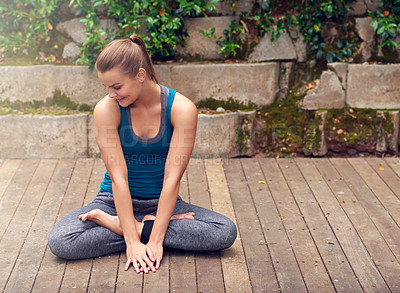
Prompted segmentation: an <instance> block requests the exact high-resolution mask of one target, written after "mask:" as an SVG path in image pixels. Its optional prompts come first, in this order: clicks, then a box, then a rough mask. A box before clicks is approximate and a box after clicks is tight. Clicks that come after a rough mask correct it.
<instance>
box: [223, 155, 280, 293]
mask: <svg viewBox="0 0 400 293" xmlns="http://www.w3.org/2000/svg"><path fill="white" fill-rule="evenodd" d="M242 164H243V166H246V167H245V170H246V175H245V174H244V172H243V170H242ZM224 168H225V175H226V180H227V183H228V187H229V192H230V195H231V198H232V203H233V207H234V210H235V214H236V220H237V223H238V230H239V231H240V235H241V236H242V243H243V248H244V251H245V257H246V262H247V267H248V268H249V276H250V282H251V287H252V289H253V292H262V291H265V292H279V285H278V281H277V278H276V275H275V271H274V266H273V264H272V261H271V257H270V253H269V250H268V246H267V242H268V241H266V239H265V237H264V235H263V230H262V227H261V222H260V219H259V217H258V214H257V211H256V208H255V206H254V202H253V198H252V194H251V193H250V190H249V187H248V185H250V184H253V183H254V180H255V179H256V176H257V174H258V173H257V172H258V171H260V167H259V165H258V161H257V160H255V159H251V160H250V159H245V160H242V163H241V161H240V160H224ZM260 180H265V179H264V178H263V179H260ZM246 181H247V182H246ZM246 183H247V184H246ZM253 187H255V185H254V184H253ZM251 191H252V192H253V190H251Z"/></svg>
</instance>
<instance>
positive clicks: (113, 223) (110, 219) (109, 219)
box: [79, 209, 195, 237]
mask: <svg viewBox="0 0 400 293" xmlns="http://www.w3.org/2000/svg"><path fill="white" fill-rule="evenodd" d="M194 215H195V213H193V212H188V213H184V214H177V215H173V216H172V217H171V220H175V219H189V220H194ZM155 218H156V217H155V216H153V215H146V216H144V218H143V220H142V222H138V221H135V222H136V229H137V231H138V234H139V237H140V236H141V235H142V230H143V226H144V221H147V220H155ZM79 219H81V220H82V221H83V222H85V221H87V220H89V221H92V222H95V223H96V224H98V225H100V226H103V227H105V228H107V229H109V230H111V231H113V232H114V233H116V234H118V235H120V236H124V233H123V231H122V227H121V223H120V221H119V218H118V216H111V215H110V214H107V213H106V212H103V211H102V210H100V209H94V210H91V211H89V212H87V213H84V214H81V215H79Z"/></svg>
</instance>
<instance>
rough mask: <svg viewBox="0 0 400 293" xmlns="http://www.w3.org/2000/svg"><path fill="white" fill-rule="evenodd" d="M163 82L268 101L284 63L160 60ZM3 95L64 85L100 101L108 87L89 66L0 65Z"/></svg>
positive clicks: (196, 93) (27, 94) (184, 89)
mask: <svg viewBox="0 0 400 293" xmlns="http://www.w3.org/2000/svg"><path fill="white" fill-rule="evenodd" d="M154 67H155V70H156V74H157V76H158V79H159V82H160V83H161V84H163V85H165V86H168V87H170V88H172V89H176V90H178V91H179V92H181V93H182V94H184V95H185V96H187V97H188V98H190V99H191V100H193V101H194V102H198V101H200V100H203V99H206V98H215V99H220V100H227V99H229V98H233V99H235V100H237V101H239V102H243V103H248V102H251V103H254V104H257V105H260V106H263V105H269V104H271V103H272V102H273V101H274V100H275V97H276V95H277V93H278V91H279V70H280V67H279V63H277V62H271V63H257V64H195V63H194V64H193V63H191V64H186V65H185V64H184V65H168V64H167V65H155V66H154ZM0 77H1V78H0V100H9V101H24V102H26V101H35V100H36V101H46V100H47V99H51V98H53V95H54V92H55V91H56V90H59V91H61V92H62V93H63V94H65V95H66V96H67V97H68V98H69V99H71V101H73V102H75V103H77V104H88V105H92V106H93V105H95V104H96V103H97V101H99V100H100V99H101V98H102V97H104V96H105V95H106V94H107V93H106V91H105V88H104V86H103V85H102V84H101V82H100V81H99V80H98V78H97V74H96V72H94V71H93V72H89V71H88V68H87V67H85V66H56V65H37V66H15V67H13V66H10V67H6V66H3V67H0Z"/></svg>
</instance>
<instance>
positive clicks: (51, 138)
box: [0, 114, 88, 159]
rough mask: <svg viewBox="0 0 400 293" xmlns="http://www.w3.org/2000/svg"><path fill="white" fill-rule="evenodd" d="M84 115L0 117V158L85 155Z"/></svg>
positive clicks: (85, 119) (85, 130)
mask: <svg viewBox="0 0 400 293" xmlns="http://www.w3.org/2000/svg"><path fill="white" fill-rule="evenodd" d="M87 119H88V115H87V114H76V115H68V116H39V115H5V116H0V137H1V139H0V158H9V159H11V158H79V157H87V155H88V154H87Z"/></svg>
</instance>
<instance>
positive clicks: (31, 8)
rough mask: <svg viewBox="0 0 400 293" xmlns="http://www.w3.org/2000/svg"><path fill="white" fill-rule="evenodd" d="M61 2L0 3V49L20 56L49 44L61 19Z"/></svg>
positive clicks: (5, 0) (20, 0)
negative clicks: (19, 53)
mask: <svg viewBox="0 0 400 293" xmlns="http://www.w3.org/2000/svg"><path fill="white" fill-rule="evenodd" d="M59 3H60V0H46V1H43V0H2V1H0V50H2V51H3V52H7V53H11V52H12V53H18V52H20V51H22V50H24V49H25V50H27V51H28V52H35V51H37V48H38V46H39V44H40V43H42V42H48V41H49V40H50V37H51V35H52V32H53V28H54V26H55V24H56V23H57V22H58V16H57V14H56V13H55V11H56V10H57V8H58V5H59Z"/></svg>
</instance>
